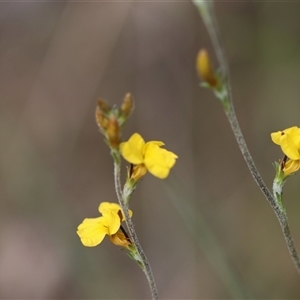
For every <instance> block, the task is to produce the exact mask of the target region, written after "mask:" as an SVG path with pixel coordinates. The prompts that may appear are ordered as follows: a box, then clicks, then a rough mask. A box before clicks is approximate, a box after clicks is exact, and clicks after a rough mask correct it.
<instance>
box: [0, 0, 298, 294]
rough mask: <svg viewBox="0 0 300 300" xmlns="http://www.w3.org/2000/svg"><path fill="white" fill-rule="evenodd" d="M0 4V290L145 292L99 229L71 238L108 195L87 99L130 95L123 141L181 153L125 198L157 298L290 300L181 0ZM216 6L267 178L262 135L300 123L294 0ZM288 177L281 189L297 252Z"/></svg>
mask: <svg viewBox="0 0 300 300" xmlns="http://www.w3.org/2000/svg"><path fill="white" fill-rule="evenodd" d="M0 8H1V9H0V96H1V100H0V105H1V109H0V140H1V146H0V171H1V173H0V174H1V180H0V188H1V202H0V205H1V207H0V298H3V299H4V298H6V299H17V298H23V299H25V298H28V299H46V298H49V299H50V298H51V299H148V298H149V297H150V291H149V288H148V284H147V281H146V279H145V277H144V275H143V273H142V271H141V270H140V269H139V267H138V266H137V265H136V264H135V263H134V262H132V261H131V260H130V259H129V258H128V257H127V256H126V253H125V252H124V251H121V250H120V249H119V248H118V247H116V246H114V245H113V244H112V243H111V242H110V241H109V239H105V240H104V242H103V243H102V244H101V245H100V246H98V247H95V248H85V247H84V246H82V244H81V243H80V240H79V238H78V236H77V234H76V228H77V226H78V224H79V223H81V222H82V220H83V219H84V218H86V217H97V216H99V213H98V211H97V209H98V205H99V203H100V202H102V201H109V202H117V198H116V195H115V193H114V185H113V165H112V159H111V157H110V154H109V150H108V148H107V146H106V145H105V143H104V142H103V137H102V136H101V134H100V133H99V132H98V128H97V125H96V123H95V119H94V111H95V107H96V99H97V98H98V97H101V98H103V99H106V100H108V101H109V102H110V103H111V104H113V103H115V104H121V102H122V100H123V97H124V95H125V94H126V93H127V92H131V93H132V95H133V97H134V99H135V105H136V109H135V112H134V114H133V115H132V117H131V118H130V120H129V121H128V123H127V125H126V127H125V129H124V132H123V138H124V139H128V138H129V136H130V135H131V134H132V133H134V132H139V133H140V134H141V135H142V136H143V137H144V138H145V140H146V141H147V140H161V141H164V142H165V144H166V148H167V149H169V150H171V151H173V152H175V153H176V154H177V155H178V156H179V159H178V161H177V164H176V165H175V167H174V168H173V169H172V171H171V175H170V176H169V177H168V178H167V179H166V180H159V179H157V178H154V177H153V176H151V175H149V174H148V175H146V176H145V178H144V179H143V180H142V181H141V182H140V184H139V185H138V188H137V190H136V192H135V193H134V195H133V198H132V200H131V209H132V210H133V211H134V217H133V221H134V223H135V227H136V230H137V233H138V235H139V238H140V240H141V243H142V246H143V248H144V250H145V252H146V254H147V256H148V258H149V260H150V263H151V266H152V269H153V273H154V276H155V279H156V283H157V287H158V291H159V294H160V298H161V299H224V298H226V299H233V298H235V299H262V298H265V299H266V298H267V299H299V298H300V285H299V275H298V274H297V272H296V270H295V268H294V266H293V263H292V261H291V258H290V257H289V254H288V251H287V248H286V245H285V242H284V239H283V236H282V233H281V229H280V227H279V225H278V222H277V220H276V217H275V215H274V213H273V211H272V210H271V208H270V206H269V204H268V203H267V201H266V200H265V199H264V196H263V195H262V194H261V193H260V191H259V189H258V187H257V186H256V184H255V183H254V181H253V180H252V177H251V175H250V173H249V171H248V169H247V167H246V165H245V163H244V161H243V158H242V156H241V154H240V151H239V149H238V147H237V145H236V143H235V140H234V137H233V134H232V132H231V130H230V127H229V124H228V122H227V119H226V117H225V115H224V113H223V111H222V108H221V105H220V104H219V103H218V102H217V101H216V100H215V99H214V97H213V95H212V93H211V92H210V91H209V90H206V89H202V88H200V87H199V79H198V78H197V74H196V71H195V57H196V55H197V52H198V51H199V49H200V48H202V47H205V48H207V49H208V50H209V51H210V52H211V53H212V56H213V61H214V62H216V60H215V57H214V55H213V52H212V47H211V42H210V40H209V37H208V34H207V31H206V29H205V27H204V25H203V22H202V20H201V19H200V17H199V15H198V11H197V9H196V8H195V7H194V5H193V4H192V3H191V2H189V1H182V2H175V1H174V2H172V1H169V2H159V1H154V2H146V1H145V2H143V1H140V2H138V1H136V2H134V1H132V2H127V1H124V2H121V1H120V2H113V1H111V2H98V3H97V2H80V3H79V2H78V3H75V2H73V3H72V2H56V3H54V2H52V3H51V2H43V3H36V2H27V3H23V2H18V3H17V2H10V3H1V4H0ZM215 9H216V14H217V18H218V21H219V24H220V29H221V32H222V35H223V39H224V43H225V45H226V49H227V54H228V58H229V65H230V69H231V81H232V82H231V83H232V87H233V96H234V103H235V106H236V111H237V115H238V118H239V121H240V124H241V127H242V130H243V132H244V135H245V138H246V140H247V143H248V146H249V148H250V150H251V152H252V155H253V158H254V159H255V162H256V164H257V167H258V169H259V170H260V172H261V174H262V176H263V177H264V179H265V182H266V183H267V184H268V186H270V187H271V184H272V180H273V178H274V168H273V166H272V163H273V162H274V161H276V160H278V159H280V158H281V157H282V154H281V152H280V149H279V147H278V146H276V145H273V144H272V142H271V140H270V133H271V132H273V131H278V130H283V129H285V128H287V127H290V126H295V125H296V126H299V125H300V124H299V122H300V115H299V112H300V101H299V94H300V85H299V80H300V38H299V37H300V18H299V14H300V3H296V2H280V3H278V2H251V1H247V2H246V1H237V2H225V1H224V2H223V1H218V2H217V3H216V5H215ZM215 65H216V63H215ZM125 166H126V164H125V163H124V165H123V172H124V176H125ZM299 180H300V175H299V174H297V175H295V176H293V177H291V178H290V179H289V180H288V182H287V184H286V185H285V194H284V195H285V204H286V208H287V212H288V216H289V221H290V226H291V229H292V233H293V236H294V239H295V244H296V246H297V248H298V251H300V218H299V215H300V201H299V193H300V190H299Z"/></svg>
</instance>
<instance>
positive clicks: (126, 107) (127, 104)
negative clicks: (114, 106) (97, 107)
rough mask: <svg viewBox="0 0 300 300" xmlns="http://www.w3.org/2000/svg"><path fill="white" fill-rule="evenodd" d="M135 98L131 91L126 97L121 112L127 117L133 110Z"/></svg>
mask: <svg viewBox="0 0 300 300" xmlns="http://www.w3.org/2000/svg"><path fill="white" fill-rule="evenodd" d="M133 108H134V107H133V99H132V96H131V94H130V93H127V94H126V95H125V97H124V100H123V103H122V106H121V113H122V115H123V116H124V117H125V118H128V117H129V116H130V114H131V113H132V111H133Z"/></svg>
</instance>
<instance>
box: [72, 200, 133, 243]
mask: <svg viewBox="0 0 300 300" xmlns="http://www.w3.org/2000/svg"><path fill="white" fill-rule="evenodd" d="M98 210H99V212H100V213H101V214H102V216H101V217H98V218H87V219H84V220H83V222H82V223H81V224H80V225H79V226H78V228H77V234H78V235H79V237H80V240H81V242H82V244H83V245H84V246H86V247H94V246H97V245H99V244H100V243H101V242H102V241H103V239H104V237H105V235H108V236H109V237H110V239H111V241H112V242H113V243H114V244H116V245H119V246H123V247H126V245H127V246H128V245H129V244H130V242H129V241H128V240H127V238H126V237H125V235H124V234H123V233H122V231H121V230H120V227H121V222H122V221H124V220H125V217H124V214H123V212H122V209H121V207H120V205H119V204H117V203H109V202H102V203H101V204H100V205H99V208H98ZM129 215H130V217H131V216H132V211H131V210H129Z"/></svg>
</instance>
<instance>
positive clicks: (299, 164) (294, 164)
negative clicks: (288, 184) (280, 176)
mask: <svg viewBox="0 0 300 300" xmlns="http://www.w3.org/2000/svg"><path fill="white" fill-rule="evenodd" d="M299 169H300V160H291V159H290V160H288V161H287V162H286V163H285V165H284V168H283V172H284V175H286V176H287V175H291V174H293V173H295V172H297V171H298V170H299Z"/></svg>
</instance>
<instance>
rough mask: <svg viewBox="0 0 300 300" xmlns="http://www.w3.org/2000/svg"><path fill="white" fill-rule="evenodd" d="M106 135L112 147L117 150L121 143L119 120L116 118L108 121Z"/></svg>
mask: <svg viewBox="0 0 300 300" xmlns="http://www.w3.org/2000/svg"><path fill="white" fill-rule="evenodd" d="M106 134H107V139H108V141H109V144H110V146H111V147H112V148H114V149H115V148H117V147H118V146H119V143H120V130H119V123H118V120H117V119H116V118H115V117H114V116H112V117H110V118H109V119H108V123H107V129H106Z"/></svg>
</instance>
